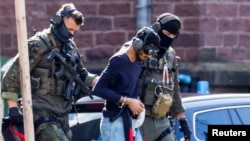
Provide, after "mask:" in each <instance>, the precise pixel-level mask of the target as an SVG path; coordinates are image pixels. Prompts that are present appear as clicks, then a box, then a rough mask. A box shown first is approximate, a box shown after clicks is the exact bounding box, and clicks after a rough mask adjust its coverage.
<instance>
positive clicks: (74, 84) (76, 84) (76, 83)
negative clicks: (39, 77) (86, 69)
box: [47, 50, 93, 100]
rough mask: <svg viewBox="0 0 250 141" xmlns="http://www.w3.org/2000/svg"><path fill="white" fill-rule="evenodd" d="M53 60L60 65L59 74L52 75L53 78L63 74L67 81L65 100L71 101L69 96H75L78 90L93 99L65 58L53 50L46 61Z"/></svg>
mask: <svg viewBox="0 0 250 141" xmlns="http://www.w3.org/2000/svg"><path fill="white" fill-rule="evenodd" d="M53 59H55V60H57V61H58V62H59V63H60V65H61V69H60V70H59V72H56V73H55V74H54V75H55V77H59V76H60V75H62V74H63V75H65V76H66V77H67V78H68V79H69V82H68V86H67V93H66V96H65V98H66V100H69V99H71V96H72V95H74V94H76V92H77V93H78V92H80V90H81V92H82V93H84V94H87V95H88V96H89V97H90V98H91V99H93V96H92V94H91V91H90V89H89V88H88V87H87V86H86V85H85V84H84V83H83V81H82V80H81V79H80V77H79V76H80V74H79V73H77V72H76V71H75V70H74V69H73V68H72V66H71V65H69V64H68V63H67V62H66V61H65V58H64V57H63V56H62V55H61V54H60V53H58V52H57V51H55V50H52V51H51V53H50V55H49V56H48V58H47V60H48V61H52V60H53ZM74 91H75V92H74ZM77 95H78V94H77Z"/></svg>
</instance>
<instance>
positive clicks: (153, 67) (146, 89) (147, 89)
mask: <svg viewBox="0 0 250 141" xmlns="http://www.w3.org/2000/svg"><path fill="white" fill-rule="evenodd" d="M164 64H166V65H167V68H168V74H169V83H168V84H167V88H163V91H164V93H167V94H169V95H170V96H171V97H172V99H173V103H172V106H171V107H170V110H169V113H171V114H172V115H174V116H176V115H177V114H178V113H182V112H184V111H185V109H184V107H183V105H182V102H181V96H180V87H179V82H178V64H177V58H176V54H175V51H174V49H173V48H172V47H169V48H168V49H167V50H166V53H165V54H164V56H163V57H162V58H160V59H157V58H156V57H152V58H151V59H150V60H148V61H146V62H144V64H143V71H142V75H141V79H140V84H139V85H140V86H139V88H140V98H141V100H142V101H143V103H144V104H145V109H146V118H145V121H144V123H143V125H142V127H141V130H142V134H143V135H145V136H146V137H147V141H155V140H156V139H157V138H158V137H159V136H160V135H161V134H162V132H164V131H165V130H166V129H167V128H168V127H170V121H169V119H168V117H167V116H168V114H167V115H164V116H162V117H157V116H155V115H154V114H153V113H152V107H153V104H154V102H155V101H156V98H157V96H156V87H157V86H160V85H162V75H163V68H164ZM163 140H164V141H174V140H175V135H174V133H173V132H171V133H168V134H167V135H166V136H165V137H164V138H163ZM163 140H162V141H163Z"/></svg>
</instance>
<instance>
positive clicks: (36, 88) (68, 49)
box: [2, 3, 98, 141]
mask: <svg viewBox="0 0 250 141" xmlns="http://www.w3.org/2000/svg"><path fill="white" fill-rule="evenodd" d="M83 23H84V18H83V16H82V13H81V12H79V11H78V10H77V9H76V7H75V6H74V5H73V4H72V3H66V4H64V5H62V7H61V8H60V9H59V11H58V12H57V13H56V15H55V16H54V17H53V18H52V19H51V25H50V27H49V28H48V29H45V30H43V31H41V32H37V33H36V34H35V35H34V36H32V37H31V38H29V40H28V49H29V63H30V76H31V89H32V90H31V92H32V106H33V107H32V108H33V115H34V126H35V138H36V141H69V140H71V137H72V133H71V131H70V128H69V124H68V112H69V111H70V109H71V107H72V101H73V100H72V99H73V98H79V97H80V93H83V95H84V94H85V95H87V94H89V93H88V89H87V88H89V87H92V86H93V85H94V83H95V81H96V80H97V79H98V77H97V75H95V74H91V73H89V72H88V71H87V70H86V69H84V68H83V64H82V62H81V60H80V54H79V52H78V49H77V47H76V45H75V43H74V41H73V36H74V34H75V33H76V32H77V31H78V30H79V29H80V27H81V25H83ZM18 59H19V54H17V55H16V56H15V57H14V58H13V64H12V65H11V66H10V68H9V69H8V70H7V71H6V72H5V74H4V76H3V80H2V84H3V89H2V91H3V92H2V98H3V99H4V100H6V101H7V103H8V106H9V119H10V120H11V122H13V123H14V124H19V123H22V122H23V116H22V113H21V112H20V109H19V108H18V106H17V100H18V94H20V67H19V62H18ZM69 69H71V70H69ZM72 72H75V73H72ZM76 75H77V76H76ZM72 78H74V79H72ZM76 80H77V81H76ZM78 82H82V83H81V86H83V84H84V86H86V87H84V89H82V87H81V90H79V89H78V88H79V87H78V86H79V85H78ZM79 84H80V83H79ZM76 90H79V91H76Z"/></svg>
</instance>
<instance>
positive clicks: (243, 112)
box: [235, 107, 250, 124]
mask: <svg viewBox="0 0 250 141" xmlns="http://www.w3.org/2000/svg"><path fill="white" fill-rule="evenodd" d="M235 111H236V114H237V115H239V117H240V120H241V122H242V123H241V124H250V120H249V113H250V107H246V108H238V109H235Z"/></svg>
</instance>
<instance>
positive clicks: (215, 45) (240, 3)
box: [0, 0, 250, 62]
mask: <svg viewBox="0 0 250 141" xmlns="http://www.w3.org/2000/svg"><path fill="white" fill-rule="evenodd" d="M14 2H15V1H14V0H0V21H1V22H0V47H1V54H0V55H7V56H14V55H15V54H16V53H17V39H16V23H15V5H14ZM64 2H68V1H66V0H60V2H58V1H57V0H42V1H40V0H26V14H27V16H26V19H27V30H28V37H29V36H31V35H32V34H33V28H36V29H37V30H41V29H43V28H46V27H48V26H49V19H50V18H51V16H52V15H53V14H54V13H55V12H56V11H57V9H59V6H60V5H61V4H62V3H64ZM72 2H73V3H74V4H75V5H76V7H77V8H78V9H79V10H80V11H82V12H83V14H84V17H85V19H86V22H85V25H84V26H83V27H82V28H81V31H80V32H78V33H77V35H76V36H75V41H76V43H77V45H78V47H79V48H80V52H81V53H82V54H83V60H84V61H85V62H91V61H99V60H107V59H108V58H109V57H110V56H111V55H112V54H113V53H114V52H115V51H116V50H117V49H118V48H119V47H120V46H121V44H122V43H123V42H125V41H127V40H129V39H131V37H132V36H133V35H134V34H135V33H136V3H135V0H126V1H125V0H73V1H72ZM151 9H152V22H153V21H154V20H155V17H156V16H157V15H159V14H160V13H163V12H172V13H174V14H176V15H178V16H179V17H180V18H181V19H182V22H183V28H182V31H181V35H180V36H179V38H178V39H177V40H176V42H175V43H174V44H173V47H174V48H175V49H176V51H177V53H178V55H179V56H180V57H181V58H182V61H183V62H199V61H208V62H211V61H212V62H218V61H245V62H250V50H249V49H248V45H249V44H250V40H249V38H250V32H249V31H250V26H249V22H250V10H249V9H250V1H249V0H224V1H221V0H152V7H151Z"/></svg>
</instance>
